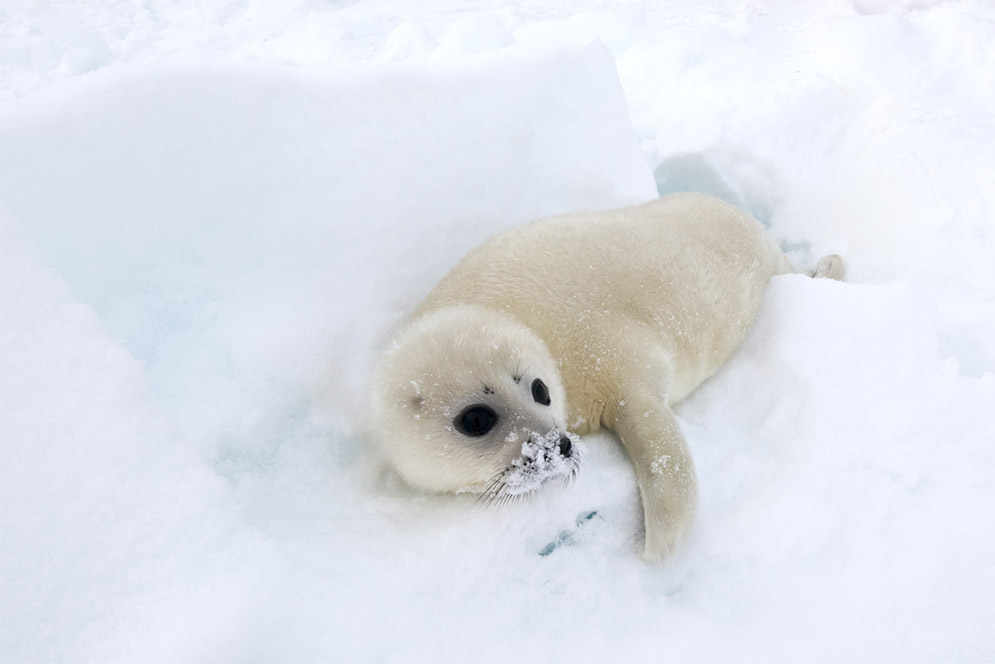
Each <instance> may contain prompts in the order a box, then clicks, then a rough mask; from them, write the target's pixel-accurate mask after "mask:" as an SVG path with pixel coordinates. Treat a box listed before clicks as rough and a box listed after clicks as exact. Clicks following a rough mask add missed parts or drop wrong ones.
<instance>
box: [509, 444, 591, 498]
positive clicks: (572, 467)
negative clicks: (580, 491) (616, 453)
mask: <svg viewBox="0 0 995 664" xmlns="http://www.w3.org/2000/svg"><path fill="white" fill-rule="evenodd" d="M562 436H566V437H567V438H569V440H570V443H571V454H570V456H563V455H562V454H561V453H560V438H561V437H562ZM582 456H583V449H582V445H581V442H580V438H579V437H577V436H576V435H574V434H567V433H563V432H561V431H560V430H559V429H553V430H552V431H549V432H547V433H546V434H539V433H536V432H533V433H532V434H531V435H529V438H528V440H526V441H525V442H524V443H522V455H521V456H520V457H518V458H517V459H515V460H514V461H513V462H512V463H511V467H510V468H509V470H508V473H507V474H506V475H505V476H504V478H503V480H502V482H501V488H500V490H499V491H498V492H497V494H496V495H497V497H504V496H521V495H524V494H527V493H531V492H533V491H535V490H536V489H538V488H539V487H541V486H542V485H543V484H545V483H546V482H548V481H549V480H552V479H559V478H563V479H568V478H570V477H571V476H572V475H573V473H575V472H576V470H577V468H578V466H579V464H580V459H581V457H582Z"/></svg>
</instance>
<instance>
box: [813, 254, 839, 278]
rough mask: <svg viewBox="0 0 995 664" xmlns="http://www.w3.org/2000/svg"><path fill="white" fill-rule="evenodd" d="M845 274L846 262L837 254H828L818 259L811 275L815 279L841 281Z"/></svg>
mask: <svg viewBox="0 0 995 664" xmlns="http://www.w3.org/2000/svg"><path fill="white" fill-rule="evenodd" d="M845 274H846V263H845V262H844V261H843V257H842V256H840V255H839V254H829V255H828V256H823V257H822V258H820V259H819V263H818V265H816V266H815V271H814V272H812V275H811V276H813V277H815V278H816V279H835V280H836V281H842V280H843V275H845Z"/></svg>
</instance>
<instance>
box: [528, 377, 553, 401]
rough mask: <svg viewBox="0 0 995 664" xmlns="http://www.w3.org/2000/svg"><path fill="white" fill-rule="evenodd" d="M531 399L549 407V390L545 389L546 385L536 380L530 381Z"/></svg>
mask: <svg viewBox="0 0 995 664" xmlns="http://www.w3.org/2000/svg"><path fill="white" fill-rule="evenodd" d="M532 398H533V399H535V400H536V403H541V404H542V405H543V406H548V405H549V390H547V389H546V383H544V382H542V381H541V380H539V379H538V378H536V379H535V380H534V381H532Z"/></svg>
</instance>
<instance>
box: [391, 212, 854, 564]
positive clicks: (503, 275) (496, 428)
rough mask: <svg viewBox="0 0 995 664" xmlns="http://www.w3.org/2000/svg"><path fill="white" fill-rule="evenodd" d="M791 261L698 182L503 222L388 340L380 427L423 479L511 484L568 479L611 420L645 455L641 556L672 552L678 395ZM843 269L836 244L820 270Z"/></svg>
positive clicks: (727, 350)
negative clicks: (682, 190) (594, 435)
mask: <svg viewBox="0 0 995 664" xmlns="http://www.w3.org/2000/svg"><path fill="white" fill-rule="evenodd" d="M791 271H792V268H791V266H790V265H789V263H788V261H787V260H786V259H785V257H784V255H783V254H782V253H781V251H780V249H779V248H778V247H777V245H776V244H775V243H774V242H772V241H771V240H770V239H768V238H767V236H766V235H765V234H764V232H763V231H762V229H761V228H760V226H759V225H758V224H757V222H755V221H754V220H753V219H752V218H751V217H749V216H748V215H747V214H746V213H744V212H742V211H741V210H739V209H737V208H735V207H733V206H731V205H729V204H727V203H725V202H723V201H720V200H718V199H716V198H712V197H710V196H705V195H702V194H676V195H671V196H666V197H664V198H661V199H658V200H654V201H651V202H649V203H646V204H643V205H638V206H635V207H630V208H624V209H619V210H612V211H606V212H593V213H582V214H570V215H564V216H560V217H553V218H550V219H544V220H539V221H535V222H532V223H529V224H526V225H524V226H520V227H518V228H514V229H512V230H510V231H507V232H504V233H501V234H499V235H497V236H495V237H493V238H491V239H490V240H488V241H487V242H485V243H484V244H483V245H481V246H480V247H478V248H477V249H475V250H473V251H471V252H470V253H469V254H468V255H467V256H466V257H465V258H463V259H462V260H461V261H460V262H459V263H458V264H457V265H456V266H455V267H453V268H452V270H451V271H450V272H449V273H448V274H447V275H446V276H445V277H444V278H443V279H442V280H441V281H440V282H439V283H438V285H437V286H436V287H435V288H434V289H433V290H432V291H431V292H430V293H429V294H428V296H427V297H426V298H425V300H424V301H423V302H422V303H421V304H420V305H419V306H418V307H417V309H416V310H415V311H414V313H413V314H412V316H411V318H410V319H409V320H408V321H407V322H406V323H404V324H403V325H402V326H401V327H400V329H399V330H398V331H397V332H396V334H395V335H394V337H393V339H392V341H391V342H390V343H389V344H388V347H387V349H386V350H385V352H384V354H383V356H382V358H381V361H380V366H379V368H378V372H377V375H376V378H375V380H374V385H375V394H374V398H373V404H374V405H373V409H374V413H373V415H374V419H373V422H374V425H375V429H376V430H375V431H374V432H373V434H374V437H375V439H376V441H377V442H378V443H379V447H380V449H381V450H382V451H383V453H384V455H385V456H386V459H387V460H388V462H389V463H391V464H392V465H393V467H394V468H395V469H396V470H397V471H398V472H399V473H400V475H401V476H402V477H403V478H404V479H405V480H407V482H408V483H410V484H412V485H414V486H415V487H420V488H422V489H425V490H428V491H433V492H442V493H445V492H477V493H480V494H481V497H482V499H486V500H504V499H509V498H514V497H518V496H522V495H526V494H528V493H530V492H531V491H534V490H535V489H537V488H538V487H540V486H541V485H543V484H545V483H546V482H548V481H550V480H555V479H558V478H559V479H562V480H564V481H565V480H567V479H569V478H570V477H571V476H572V475H573V474H574V473H575V472H576V470H577V468H578V465H579V463H580V457H581V455H582V448H581V445H580V444H579V442H580V441H579V440H578V438H577V435H578V434H579V435H583V434H586V433H590V432H595V431H598V430H599V429H601V428H602V427H605V428H607V429H610V430H611V431H612V432H614V433H615V435H616V436H617V437H618V439H619V440H620V441H621V444H622V445H623V447H624V448H625V450H626V452H627V454H628V457H629V459H630V460H631V462H632V466H633V468H634V470H635V476H636V481H637V483H638V486H639V493H640V497H641V500H642V507H643V515H644V523H645V549H644V553H643V556H644V558H646V559H649V560H661V559H664V558H666V557H667V556H668V555H669V554H670V553H671V552H672V551H673V550H674V549H675V547H676V546H677V545H678V544H679V543H680V541H681V540H682V538H683V537H684V535H685V534H686V533H687V531H688V529H689V527H690V524H691V521H692V517H693V515H694V511H695V506H696V503H697V479H696V475H695V469H694V463H693V462H692V459H691V455H690V453H689V451H688V447H687V445H686V443H685V441H684V438H683V436H682V434H681V431H680V428H679V427H678V425H677V421H676V420H675V418H674V414H673V412H672V410H671V407H672V406H673V404H675V403H677V402H679V401H680V400H681V399H683V398H684V397H686V396H687V395H688V394H689V393H690V392H691V391H692V390H694V389H695V388H696V387H697V386H698V385H700V384H701V383H702V381H704V380H705V379H706V378H708V377H709V376H711V375H712V374H713V373H714V372H715V371H716V370H717V369H718V368H719V367H720V366H721V365H722V363H723V362H725V361H726V359H727V358H728V357H729V356H730V355H731V354H732V353H733V351H734V350H735V349H736V347H737V346H738V345H739V344H740V342H742V340H743V339H744V337H745V336H746V334H747V331H748V330H749V329H750V325H751V324H752V322H753V320H754V318H755V316H756V314H757V310H758V309H759V307H760V303H761V300H762V298H763V295H764V290H765V287H766V284H767V281H768V280H769V279H770V277H771V276H773V275H776V274H781V273H786V272H791ZM842 273H843V262H842V259H840V258H839V257H838V256H835V255H833V256H827V257H825V258H823V259H822V260H821V261H820V262H819V266H818V267H817V268H816V273H815V275H814V276H827V277H834V278H841V277H842Z"/></svg>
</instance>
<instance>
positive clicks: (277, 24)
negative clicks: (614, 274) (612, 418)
mask: <svg viewBox="0 0 995 664" xmlns="http://www.w3.org/2000/svg"><path fill="white" fill-rule="evenodd" d="M661 4H662V3H655V2H628V3H625V2H620V1H618V2H594V1H593V0H591V1H588V0H583V1H581V2H576V3H570V5H569V7H567V6H550V5H545V4H542V3H531V2H525V1H520V2H514V3H505V2H500V3H499V2H496V1H493V0H489V1H485V2H482V3H468V2H465V0H444V1H443V2H439V3H432V6H431V7H429V6H421V7H418V8H415V7H412V6H408V5H405V4H401V3H397V2H393V1H391V0H380V1H374V0H358V1H357V2H353V3H349V4H346V5H341V4H328V3H321V2H301V3H297V4H295V5H293V6H290V5H287V4H286V3H277V2H271V1H269V0H227V1H225V2H221V3H212V4H210V5H204V4H202V3H197V2H188V1H185V0H172V1H171V0H146V1H144V2H141V3H137V2H118V3H68V2H62V3H31V2H25V1H21V0H8V1H7V2H4V3H3V4H2V5H0V597H2V598H3V599H2V602H0V660H2V661H4V662H14V663H19V662H56V661H72V662H79V661H99V662H109V661H128V662H134V661H142V662H156V661H161V662H175V661H185V662H187V661H188V662H196V661H205V662H207V661H210V662H227V661H232V662H234V661H246V660H251V661H328V662H333V661H423V660H424V661H427V660H430V659H442V660H444V661H459V660H471V661H506V660H507V659H509V658H514V659H519V660H522V661H600V660H603V659H605V658H606V657H608V656H609V655H610V656H611V657H612V658H613V659H616V660H619V661H632V660H646V659H669V660H672V661H686V662H694V661H698V662H714V661H807V662H838V661H855V662H860V661H867V662H878V661H904V662H938V661H989V660H991V659H993V658H995V632H993V631H992V630H991V626H990V623H991V616H992V615H995V600H993V599H992V598H993V597H995V569H993V567H992V566H991V564H990V560H989V559H990V551H991V550H992V548H993V546H995V525H993V524H995V495H993V494H995V477H993V473H995V408H993V407H992V404H995V374H993V372H995V221H993V217H992V215H993V214H995V78H993V77H992V76H991V72H992V71H993V67H995V10H993V9H992V7H991V5H990V4H988V3H985V2H982V1H981V0H960V1H957V2H953V1H951V2H934V1H928V2H923V1H910V0H859V1H856V0H855V1H854V2H852V3H850V2H844V1H842V0H834V1H833V2H815V1H814V0H805V1H802V2H797V3H790V4H788V3H773V2H762V1H751V2H745V3H744V2H726V1H722V0H710V1H706V2H690V0H674V1H673V2H669V3H666V4H663V5H662V6H661ZM687 189H694V190H700V191H706V192H710V193H713V194H716V195H719V196H721V197H723V198H725V199H727V200H729V201H731V202H734V203H736V204H738V205H741V206H742V207H744V208H746V209H748V210H749V211H750V212H752V213H753V214H754V215H755V216H757V218H758V219H760V220H761V222H762V223H764V224H765V225H766V226H767V227H768V229H769V232H770V233H771V235H772V236H773V237H775V238H776V239H777V240H778V241H780V242H781V243H782V246H784V247H785V248H786V249H787V250H788V251H789V254H790V256H791V258H792V260H794V261H795V262H796V264H797V265H799V266H800V267H811V266H812V265H813V264H814V261H815V259H817V258H818V257H819V256H820V255H822V254H825V253H828V252H832V251H836V252H839V253H842V254H843V255H844V256H845V257H846V259H847V262H848V268H849V273H848V276H847V280H846V282H845V283H837V282H831V281H824V280H820V281H813V280H811V279H808V278H805V277H801V276H784V277H777V278H775V280H774V281H773V282H772V284H771V287H770V291H769V293H768V297H767V298H766V301H765V303H764V308H763V311H762V312H761V315H760V318H759V320H758V322H757V325H756V327H755V329H754V330H753V332H752V333H751V335H750V337H749V338H748V340H747V342H746V343H745V345H744V347H743V348H742V349H741V350H740V352H738V353H737V355H736V356H735V357H734V358H733V360H732V361H731V362H730V363H729V365H728V366H727V367H725V368H724V369H723V370H722V371H721V372H720V373H719V374H718V375H717V376H715V377H714V378H713V379H712V380H710V381H709V382H708V383H706V384H705V385H704V386H703V387H702V388H701V389H700V390H698V391H697V392H696V393H695V394H693V395H692V396H691V398H689V399H688V400H687V401H686V402H684V403H683V404H682V405H681V406H679V408H678V409H677V413H678V416H679V418H680V422H681V425H682V428H683V430H684V432H685V434H686V436H687V438H688V440H689V443H690V446H691V449H692V453H693V455H694V457H695V462H696V464H697V468H698V473H699V480H700V481H699V485H700V492H701V495H700V501H701V505H700V509H699V513H698V516H697V519H696V522H695V526H694V529H693V531H692V533H691V536H690V539H689V541H688V542H687V545H686V546H685V547H684V549H683V550H682V552H681V553H680V554H679V555H678V556H677V557H676V558H674V559H672V560H670V561H669V562H667V563H666V564H664V565H659V566H653V565H649V564H647V563H644V562H642V561H641V560H640V559H639V557H638V552H639V537H640V535H639V529H640V519H641V514H640V510H639V504H638V495H637V491H636V488H635V482H634V478H633V477H632V471H631V469H630V468H629V465H628V462H627V460H626V458H625V455H624V453H623V452H622V451H621V450H620V449H619V448H618V446H617V445H616V444H615V443H614V441H613V440H612V439H611V437H610V436H608V435H597V436H588V437H585V440H584V447H585V456H584V462H583V464H582V466H581V468H580V470H579V472H578V474H577V477H576V479H575V480H574V481H573V482H572V483H571V484H570V485H568V486H565V487H561V486H559V483H558V482H554V483H552V485H551V486H545V487H543V489H542V490H541V491H540V492H539V493H538V494H537V495H535V496H533V497H530V498H529V499H528V500H524V501H516V502H513V503H510V504H508V505H505V506H502V507H491V508H481V507H480V506H477V505H475V498H476V497H475V496H469V495H459V496H450V497H435V496H425V495H420V494H418V493H416V492H414V491H412V490H410V489H408V488H406V487H405V486H403V485H402V484H401V483H400V481H399V480H398V479H397V478H395V477H393V476H392V475H390V474H389V473H384V472H382V470H381V469H380V468H379V467H378V466H377V465H376V464H375V463H373V460H372V459H371V458H370V457H369V455H368V453H367V449H366V447H365V445H364V439H363V435H362V430H363V427H364V425H365V422H364V413H365V395H366V394H367V388H368V380H369V373H370V369H371V367H372V365H373V363H374V362H375V360H376V357H377V353H378V352H379V349H380V348H381V347H382V344H383V343H384V341H385V340H386V338H387V337H388V335H389V333H390V331H391V329H392V328H393V326H395V325H396V324H397V323H398V322H399V321H401V320H402V319H403V317H404V315H405V314H406V313H407V312H409V311H410V310H411V309H412V308H413V307H414V305H415V304H416V303H417V302H418V300H419V299H420V298H421V297H422V296H423V295H424V294H425V293H426V292H427V291H428V289H429V288H431V286H432V284H434V283H435V281H436V280H437V279H438V278H439V277H440V276H441V275H442V274H444V273H445V271H446V270H447V269H448V268H449V267H450V266H451V265H452V264H453V263H454V262H455V261H456V260H457V259H458V258H459V257H460V256H462V255H463V254H464V253H465V252H466V251H467V250H469V249H470V248H472V247H473V246H475V245H476V244H478V243H479V242H480V241H482V240H483V239H485V238H486V237H488V236H490V235H492V234H494V233H495V232H498V231H500V230H503V229H505V228H509V227H511V226H513V225H515V224H517V223H520V222H523V221H525V220H528V219H531V218H534V217H537V216H543V215H548V214H554V213H557V212H562V211H575V210H582V209H594V208H606V207H613V206H619V205H625V204H631V203H635V202H639V201H643V200H647V199H649V198H651V197H653V196H655V195H656V194H657V192H658V191H659V192H662V193H667V192H670V191H680V190H687Z"/></svg>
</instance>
